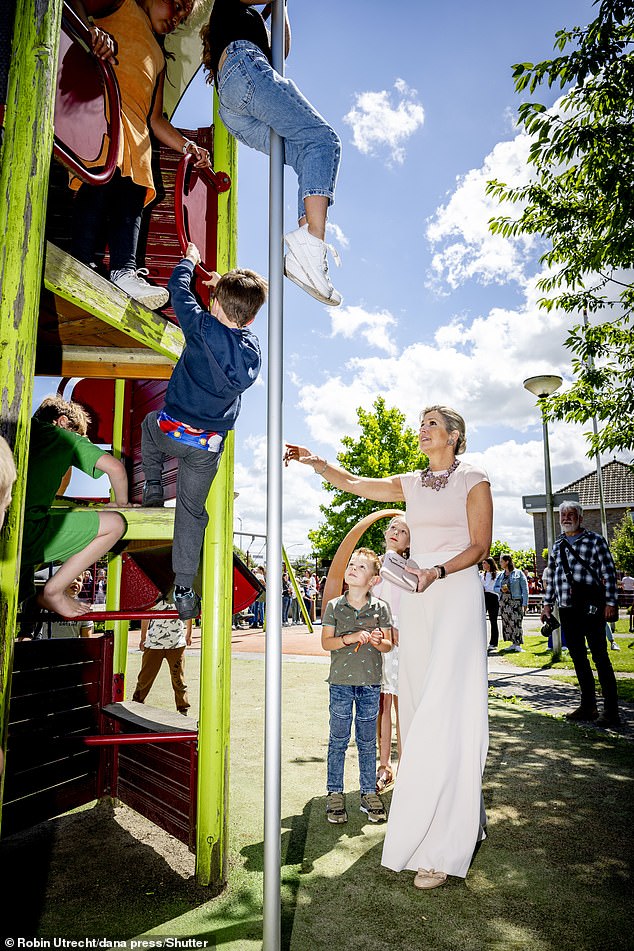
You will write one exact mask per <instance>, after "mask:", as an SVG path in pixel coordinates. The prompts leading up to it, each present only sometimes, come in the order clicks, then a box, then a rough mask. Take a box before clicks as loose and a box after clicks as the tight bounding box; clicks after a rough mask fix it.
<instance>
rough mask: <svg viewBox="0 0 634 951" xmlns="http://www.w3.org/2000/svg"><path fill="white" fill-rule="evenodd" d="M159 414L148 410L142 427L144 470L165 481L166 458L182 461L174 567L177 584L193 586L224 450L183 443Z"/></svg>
mask: <svg viewBox="0 0 634 951" xmlns="http://www.w3.org/2000/svg"><path fill="white" fill-rule="evenodd" d="M156 416H157V414H156V412H153V413H148V415H147V416H146V417H145V419H144V420H143V425H142V426H141V459H142V463H143V472H144V473H145V480H146V482H161V481H162V477H163V463H164V462H165V460H166V459H169V458H170V457H176V458H177V459H178V460H179V462H178V475H177V477H176V514H175V517H174V543H173V546H172V568H173V569H174V583H175V584H178V585H182V586H183V587H184V588H191V586H192V584H193V582H194V578H195V577H196V572H197V571H198V565H199V563H200V551H201V548H202V544H203V536H204V534H205V528H206V527H207V522H208V521H209V516H208V515H207V512H206V510H205V502H206V501H207V496H208V495H209V489H210V488H211V483H212V482H213V481H214V476H215V475H216V472H217V471H218V466H219V465H220V459H221V456H222V449H221V450H220V452H209V451H208V450H206V449H196V447H195V446H187V445H185V444H184V443H179V442H178V441H177V440H176V439H172V438H171V437H170V436H166V435H165V433H164V432H163V431H162V430H161V429H159V425H158V423H157V421H156ZM223 448H224V443H223Z"/></svg>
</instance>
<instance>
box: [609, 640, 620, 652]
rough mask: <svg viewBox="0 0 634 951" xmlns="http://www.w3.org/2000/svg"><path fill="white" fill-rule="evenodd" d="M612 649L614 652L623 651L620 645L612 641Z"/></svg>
mask: <svg viewBox="0 0 634 951" xmlns="http://www.w3.org/2000/svg"><path fill="white" fill-rule="evenodd" d="M610 648H611V650H613V651H620V650H621V648H620V647H619V645H618V644H617V643H616V641H612V643H611V644H610Z"/></svg>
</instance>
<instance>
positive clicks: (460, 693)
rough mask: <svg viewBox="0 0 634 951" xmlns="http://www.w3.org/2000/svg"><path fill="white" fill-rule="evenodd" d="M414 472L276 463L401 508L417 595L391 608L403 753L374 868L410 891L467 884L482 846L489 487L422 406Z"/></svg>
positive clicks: (456, 424)
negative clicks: (483, 577) (410, 876)
mask: <svg viewBox="0 0 634 951" xmlns="http://www.w3.org/2000/svg"><path fill="white" fill-rule="evenodd" d="M419 442H420V448H421V451H422V452H424V453H425V454H426V455H427V457H428V459H429V466H428V468H427V469H424V470H422V472H421V471H419V472H413V473H408V474H403V475H393V476H388V477H387V478H384V479H366V478H364V477H362V476H357V475H354V474H353V473H350V472H346V470H344V469H341V468H339V467H338V466H333V465H331V464H330V463H328V462H327V461H326V460H324V459H320V458H319V457H317V456H315V455H313V454H312V453H311V452H309V450H308V449H306V448H304V447H303V446H295V445H288V446H287V452H286V456H285V459H286V460H287V461H288V460H297V461H299V462H302V463H305V464H307V465H312V466H313V467H314V469H315V471H316V472H317V473H318V474H319V475H320V476H322V477H323V478H325V479H326V480H327V481H328V482H329V483H330V484H331V485H334V486H335V487H336V488H338V489H344V490H345V491H346V492H351V493H353V494H354V495H361V496H364V497H365V498H369V499H373V500H375V501H378V502H396V501H403V500H404V501H405V502H406V503H407V508H406V514H405V517H406V520H407V524H408V526H409V529H410V533H411V557H412V559H413V560H414V561H415V562H416V563H417V564H418V565H419V570H418V572H417V574H418V577H419V582H418V591H417V592H416V593H414V594H408V593H407V592H403V595H402V597H401V603H400V608H399V635H400V637H399V652H400V657H399V682H398V694H399V718H400V725H401V736H402V742H403V754H402V757H401V761H400V763H399V770H398V776H397V780H396V785H395V787H394V795H393V798H392V805H391V809H390V817H389V821H388V827H387V833H386V837H385V845H384V848H383V858H382V863H383V865H385V866H386V867H387V868H390V869H393V870H394V871H400V870H402V869H411V870H412V871H414V872H416V875H415V878H414V885H415V886H416V887H417V888H424V889H426V888H436V887H437V886H439V885H442V884H443V883H444V882H445V881H446V880H447V876H448V875H455V876H457V877H459V878H465V876H466V874H467V871H468V869H469V866H470V864H471V860H472V858H473V853H474V851H475V848H476V845H477V843H478V842H479V841H480V840H481V839H483V838H484V837H485V831H484V830H485V825H486V816H485V813H484V807H483V801H482V773H483V770H484V764H485V760H486V753H487V746H488V718H487V662H486V627H485V613H484V597H483V593H482V585H481V584H480V579H479V576H478V564H479V563H480V562H481V561H482V559H483V558H484V557H485V556H486V555H488V553H489V546H490V544H491V531H492V520H493V505H492V500H491V489H490V485H489V479H488V476H487V474H486V472H484V470H482V469H480V468H479V467H477V466H474V465H471V464H470V463H468V462H461V461H460V460H459V459H458V458H457V457H458V456H459V455H461V454H462V453H463V452H464V450H465V446H466V436H465V425H464V420H463V419H462V417H461V416H460V415H459V414H458V413H456V412H455V410H452V409H450V408H449V407H446V406H431V407H429V408H428V409H426V410H425V411H424V412H423V414H422V417H421V426H420V433H419Z"/></svg>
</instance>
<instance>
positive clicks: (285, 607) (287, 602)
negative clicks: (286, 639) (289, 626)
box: [282, 594, 291, 624]
mask: <svg viewBox="0 0 634 951" xmlns="http://www.w3.org/2000/svg"><path fill="white" fill-rule="evenodd" d="M290 609H291V598H290V597H289V596H288V595H286V594H283V595H282V624H286V622H287V621H288V612H289V611H290Z"/></svg>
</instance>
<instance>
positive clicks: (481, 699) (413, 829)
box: [382, 552, 489, 878]
mask: <svg viewBox="0 0 634 951" xmlns="http://www.w3.org/2000/svg"><path fill="white" fill-rule="evenodd" d="M454 554H455V552H432V553H431V554H429V553H427V554H425V553H419V554H413V555H412V558H414V560H415V561H416V562H417V563H418V564H419V565H420V566H421V567H428V566H431V565H434V564H442V562H443V561H445V560H447V559H448V558H450V557H452V556H453V555H454ZM483 601H484V598H483V593H482V584H481V583H480V579H479V577H478V571H477V568H476V567H473V568H468V569H466V570H464V571H460V572H457V573H456V574H452V575H448V576H447V577H446V578H444V579H443V580H440V581H435V582H434V583H433V584H432V585H431V587H430V588H429V589H428V590H427V591H425V592H424V593H423V594H406V593H403V595H402V598H401V605H400V611H399V633H400V642H399V644H400V657H399V683H398V696H399V717H400V724H401V738H402V742H403V755H402V758H401V761H400V763H399V768H398V775H397V779H396V785H395V788H394V794H393V797H392V805H391V808H390V815H389V820H388V826H387V832H386V836H385V844H384V847H383V857H382V864H383V865H385V866H386V867H387V868H391V869H394V871H400V870H401V869H405V868H407V869H412V870H413V871H416V870H417V869H419V868H426V869H432V868H433V869H436V870H437V871H440V872H446V873H447V874H448V875H457V876H460V877H462V878H464V877H465V876H466V874H467V870H468V868H469V864H470V862H471V858H472V856H473V852H474V849H475V846H476V844H477V842H478V841H479V840H480V839H483V838H484V837H485V832H484V827H485V825H486V816H485V813H484V806H483V801H482V774H483V771H484V764H485V761H486V754H487V748H488V741H489V730H488V711H487V683H488V681H487V662H486V657H487V655H486V644H487V641H486V627H485V613H484V603H483Z"/></svg>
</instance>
